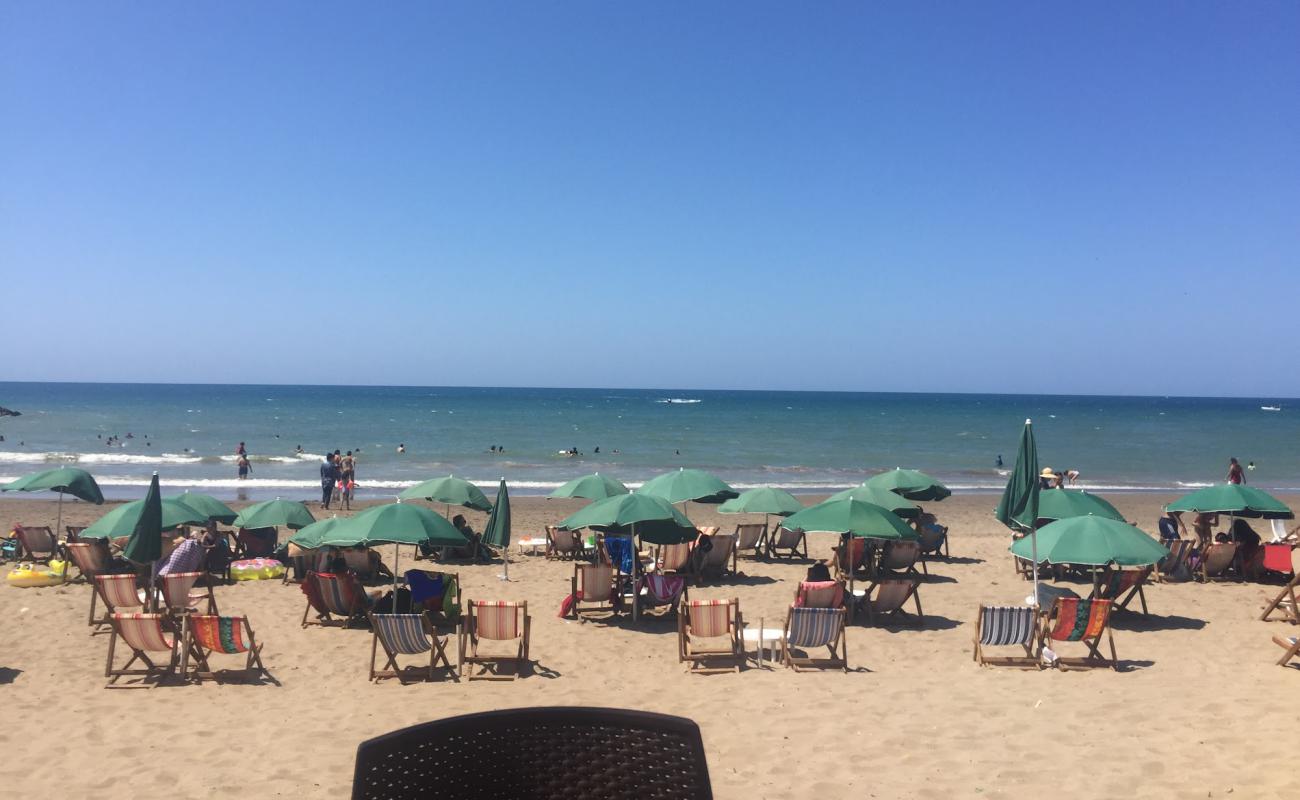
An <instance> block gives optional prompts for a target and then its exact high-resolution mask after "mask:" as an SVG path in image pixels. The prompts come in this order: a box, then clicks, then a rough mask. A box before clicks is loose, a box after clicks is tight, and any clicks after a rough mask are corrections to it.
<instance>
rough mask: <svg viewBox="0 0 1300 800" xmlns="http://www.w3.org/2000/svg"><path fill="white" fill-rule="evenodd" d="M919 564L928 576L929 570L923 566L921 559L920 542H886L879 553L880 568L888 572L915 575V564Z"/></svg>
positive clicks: (923, 562)
mask: <svg viewBox="0 0 1300 800" xmlns="http://www.w3.org/2000/svg"><path fill="white" fill-rule="evenodd" d="M918 561H919V562H920V564H921V569H923V570H925V573H926V574H927V575H929V574H930V568H929V567H927V566H926V565H925V561H924V560H923V559H922V558H921V543H920V542H901V541H900V542H886V543H885V547H884V549H883V550H881V552H880V568H881V569H883V570H888V571H889V572H902V573H904V574H907V575H916V574H918V573H917V571H916V565H917V562H918Z"/></svg>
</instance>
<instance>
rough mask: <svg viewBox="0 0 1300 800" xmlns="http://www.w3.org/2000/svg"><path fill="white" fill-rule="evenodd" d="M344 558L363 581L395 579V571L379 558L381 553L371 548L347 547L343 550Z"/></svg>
mask: <svg viewBox="0 0 1300 800" xmlns="http://www.w3.org/2000/svg"><path fill="white" fill-rule="evenodd" d="M342 553H343V560H344V561H346V562H347V565H348V569H349V570H351V571H352V572H354V573H356V576H357V580H359V581H361V582H362V583H368V582H374V581H384V582H389V581H392V580H393V573H392V572H390V571H389V570H388V568H387V567H385V566H384V565H383V562H381V561H380V560H379V553H377V552H376V551H374V550H371V549H370V548H368V547H367V548H365V549H364V550H358V549H356V548H354V547H345V548H343V550H342Z"/></svg>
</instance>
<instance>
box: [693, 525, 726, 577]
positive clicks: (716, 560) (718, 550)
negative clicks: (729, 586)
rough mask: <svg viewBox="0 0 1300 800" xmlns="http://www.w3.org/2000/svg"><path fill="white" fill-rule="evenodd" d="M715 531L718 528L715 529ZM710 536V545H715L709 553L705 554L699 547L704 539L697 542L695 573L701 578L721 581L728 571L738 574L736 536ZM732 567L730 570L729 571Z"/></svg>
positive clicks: (719, 534)
mask: <svg viewBox="0 0 1300 800" xmlns="http://www.w3.org/2000/svg"><path fill="white" fill-rule="evenodd" d="M713 530H714V531H716V530H717V528H714V529H713ZM705 535H707V536H708V542H709V544H711V545H713V546H712V547H710V548H709V550H708V552H707V553H706V552H704V551H703V550H702V549H700V547H699V543H700V542H701V541H704V537H703V536H701V537H700V538H698V539H696V540H695V543H696V547H695V549H694V551H693V555H694V558H695V565H694V568H693V570H692V571H693V572H694V573H695V574H696V575H697V576H699V577H700V578H716V579H721V578H722V576H723V575H725V574H726V573H727V572H728V571H730V572H731V574H733V575H734V574H735V572H736V534H734V533H710V534H705ZM728 565H730V570H728Z"/></svg>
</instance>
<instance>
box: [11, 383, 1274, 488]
mask: <svg viewBox="0 0 1300 800" xmlns="http://www.w3.org/2000/svg"><path fill="white" fill-rule="evenodd" d="M0 406H4V407H7V408H10V409H14V410H16V411H19V412H21V416H18V417H3V418H0V435H3V436H4V439H5V440H4V442H0V481H3V480H9V479H12V478H14V477H17V476H19V475H22V474H24V473H27V472H31V471H35V470H38V469H44V468H48V467H51V466H55V465H60V464H77V465H79V466H81V467H83V468H85V469H88V470H90V471H91V472H92V473H94V475H95V476H96V478H97V479H98V480H99V482H100V484H101V485H102V486H103V487H104V490H105V493H106V494H108V495H110V496H113V497H137V496H139V495H141V494H142V487H144V486H145V485H147V483H148V481H149V477H150V474H151V473H152V471H154V470H157V471H158V473H159V475H160V477H161V479H162V482H163V484H164V486H165V487H170V488H173V489H185V488H188V489H192V490H195V491H204V492H209V493H212V494H214V495H217V496H219V497H225V498H237V499H264V498H267V497H275V496H283V497H294V498H303V499H305V498H309V497H311V496H313V493H314V492H315V491H318V485H319V484H318V481H317V478H316V476H317V469H318V464H319V460H320V457H321V454H323V453H325V452H328V451H333V450H335V449H339V450H343V451H347V450H353V451H357V452H358V453H359V454H360V455H359V458H358V468H357V480H358V496H360V497H382V496H390V495H393V494H396V492H397V491H399V490H400V489H402V488H404V487H406V486H409V485H411V484H413V483H415V482H418V481H421V480H424V479H427V478H430V477H435V476H439V475H447V474H452V473H454V474H456V475H459V476H462V477H465V478H469V479H470V480H473V481H475V482H477V483H480V484H481V485H483V486H485V487H488V486H495V484H496V481H497V480H498V479H499V478H501V477H505V478H506V480H507V481H508V482H509V484H510V488H511V491H512V492H517V493H523V494H544V493H547V492H549V491H550V490H551V489H553V488H554V487H556V486H558V485H559V484H560V483H562V482H564V481H566V480H568V479H570V478H573V477H576V476H578V475H582V474H586V473H590V472H602V473H608V474H610V475H613V476H615V477H617V478H619V479H620V480H623V481H624V482H625V483H628V484H629V485H633V486H635V485H638V484H640V483H641V482H643V481H645V480H646V479H648V478H650V477H653V476H654V475H656V474H659V473H661V472H664V471H667V470H670V469H676V468H677V467H681V466H687V467H696V468H700V469H705V470H709V471H711V472H713V473H715V474H717V475H718V476H720V477H722V478H723V479H724V480H726V481H728V482H730V483H731V484H732V485H733V486H735V487H737V488H748V487H752V486H759V485H775V486H782V487H785V488H787V489H789V490H791V491H793V492H797V493H816V492H826V491H829V490H838V489H841V488H844V487H848V486H853V485H856V484H858V483H861V482H862V481H863V480H864V479H865V478H867V477H869V476H870V475H872V474H873V473H875V472H878V471H880V470H884V469H889V468H892V467H895V466H906V467H913V468H917V469H922V470H925V471H927V472H929V473H931V474H933V475H934V476H936V477H937V478H939V479H940V480H942V481H944V482H945V483H947V484H948V485H949V486H950V487H951V488H953V489H954V490H955V491H989V490H995V489H1000V488H1001V486H1002V485H1003V483H1004V482H1005V477H1004V476H1005V470H1006V469H1007V468H1009V467H1010V466H1011V464H1012V462H1013V460H1014V457H1015V450H1016V446H1017V442H1018V440H1019V436H1020V430H1021V425H1022V424H1023V422H1024V420H1025V419H1026V418H1027V417H1029V418H1033V420H1034V427H1035V434H1036V437H1037V441H1038V447H1039V460H1040V463H1041V464H1043V465H1049V466H1052V467H1054V468H1056V469H1057V470H1064V469H1077V470H1079V472H1080V480H1079V485H1080V486H1082V487H1086V488H1091V489H1095V490H1107V491H1115V490H1125V491H1142V490H1148V491H1152V490H1171V489H1172V490H1177V489H1185V488H1193V487H1198V486H1203V485H1206V484H1209V483H1213V482H1218V481H1222V480H1223V477H1224V475H1225V473H1226V471H1227V463H1228V457H1229V456H1236V457H1237V458H1239V459H1240V460H1241V462H1242V464H1243V465H1244V464H1247V463H1252V462H1253V464H1254V469H1251V470H1250V471H1249V472H1248V480H1249V481H1250V482H1251V483H1252V484H1257V485H1259V486H1261V487H1264V488H1267V489H1272V490H1280V491H1297V490H1300V448H1298V447H1297V446H1298V445H1300V413H1298V412H1300V401H1297V400H1290V399H1285V398H1283V399H1279V398H1241V399H1221V398H1218V399H1216V398H1187V397H1094V396H1027V395H975V394H892V393H890V394H886V393H852V392H768V391H703V390H686V389H676V390H641V389H636V390H633V389H501V388H439V387H429V388H417V387H378V386H366V387H345V386H228V385H145V384H74V383H0ZM1272 409H1277V410H1272ZM114 436H115V437H119V438H117V439H115V440H114V441H113V442H112V443H109V439H110V437H114ZM241 441H243V442H245V443H246V447H247V449H248V452H249V454H250V456H251V460H252V474H251V475H250V477H249V479H248V480H245V481H240V480H237V478H236V470H235V464H234V452H235V448H236V446H237V445H238V443H239V442H241ZM399 445H405V453H399V452H398V446H399ZM299 446H301V448H302V451H303V452H302V453H301V454H300V453H299V452H298V448H299ZM494 446H499V447H500V448H501V451H500V452H493V451H492V450H491V449H490V448H492V447H494ZM573 448H576V449H577V450H578V451H579V452H580V453H581V454H580V455H576V456H573V455H565V454H563V453H562V451H567V450H570V449H573ZM597 449H599V451H598V450H597ZM999 455H1001V457H1002V459H1003V461H1004V465H1005V466H1004V467H1003V468H1002V469H999V468H998V466H997V458H998V456H999Z"/></svg>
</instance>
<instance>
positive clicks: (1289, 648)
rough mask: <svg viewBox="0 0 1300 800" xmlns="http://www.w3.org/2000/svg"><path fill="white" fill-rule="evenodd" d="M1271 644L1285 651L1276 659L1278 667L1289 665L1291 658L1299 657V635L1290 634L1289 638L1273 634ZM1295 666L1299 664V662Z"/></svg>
mask: <svg viewBox="0 0 1300 800" xmlns="http://www.w3.org/2000/svg"><path fill="white" fill-rule="evenodd" d="M1273 644H1275V645H1277V646H1278V647H1280V648H1282V649H1283V650H1284V651H1285V653H1284V654H1283V655H1282V657H1281V658H1279V659H1278V660H1277V665H1278V666H1279V667H1285V666H1289V665H1290V662H1291V659H1293V658H1300V636H1291V637H1289V638H1283V637H1281V636H1274V637H1273ZM1296 666H1300V664H1297V665H1296Z"/></svg>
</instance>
